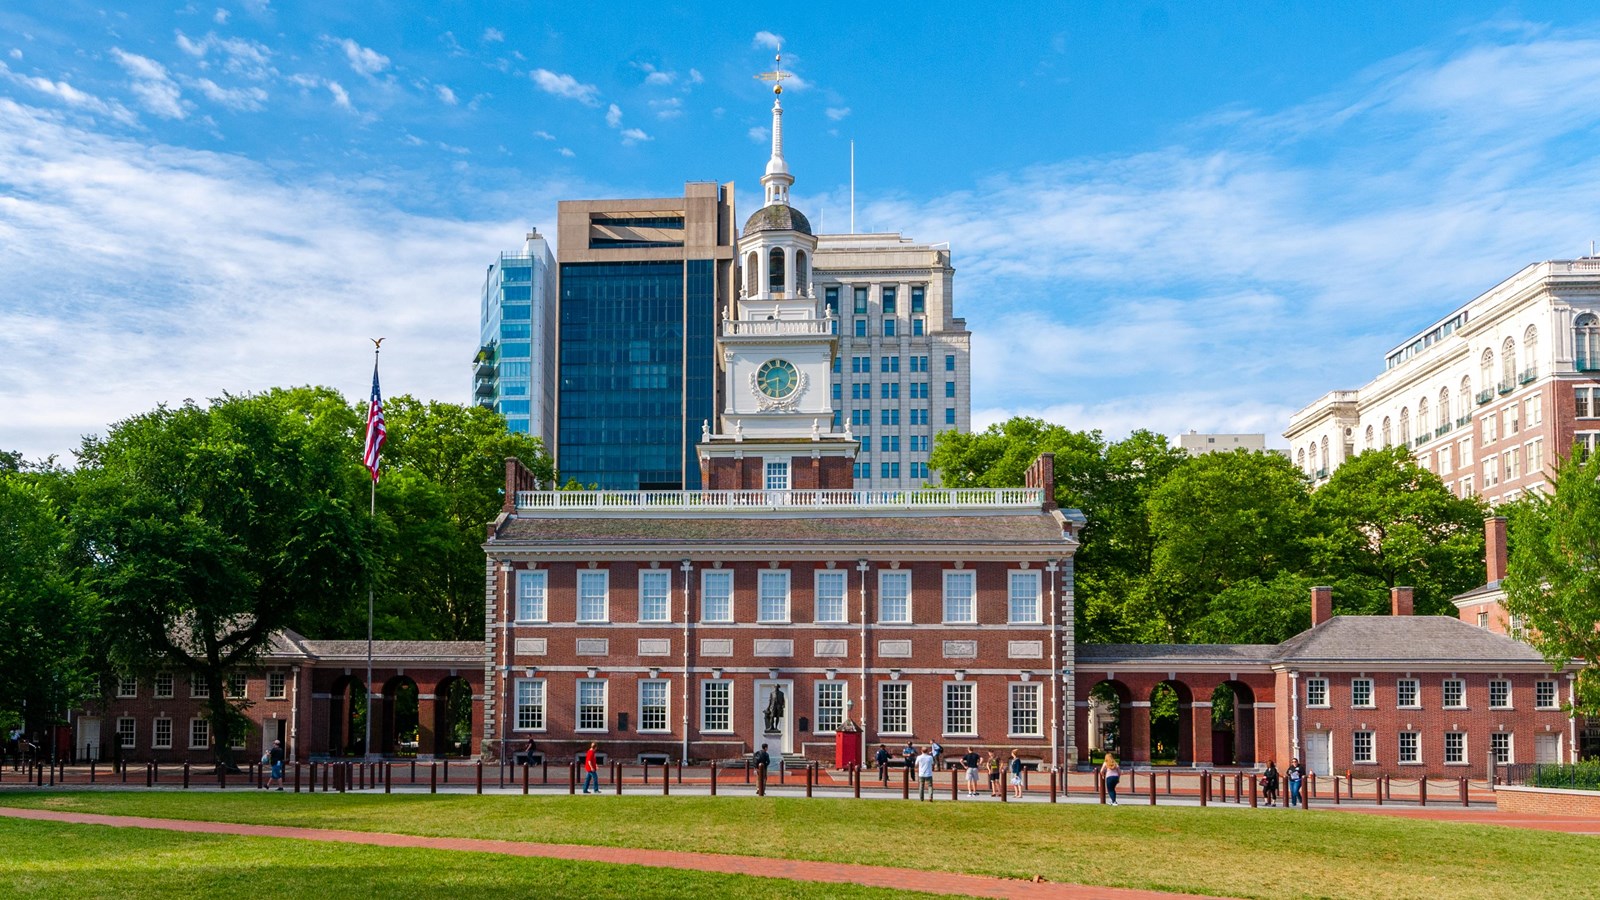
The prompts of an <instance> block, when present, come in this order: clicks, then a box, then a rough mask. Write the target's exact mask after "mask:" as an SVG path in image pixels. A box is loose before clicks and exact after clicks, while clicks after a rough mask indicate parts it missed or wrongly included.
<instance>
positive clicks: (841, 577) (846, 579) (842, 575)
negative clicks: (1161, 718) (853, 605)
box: [811, 569, 850, 625]
mask: <svg viewBox="0 0 1600 900" xmlns="http://www.w3.org/2000/svg"><path fill="white" fill-rule="evenodd" d="M824 578H826V579H828V580H834V579H837V580H838V581H839V583H840V585H841V590H840V592H839V616H840V617H839V618H837V619H824V618H823V617H822V582H823V579H824ZM811 618H812V620H813V621H815V622H816V623H817V624H819V625H840V624H846V623H848V622H849V621H850V574H849V573H848V572H846V571H844V570H842V569H818V570H817V571H816V572H815V573H814V574H813V575H812V580H811Z"/></svg>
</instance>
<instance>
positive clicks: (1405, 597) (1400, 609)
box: [1389, 587, 1411, 616]
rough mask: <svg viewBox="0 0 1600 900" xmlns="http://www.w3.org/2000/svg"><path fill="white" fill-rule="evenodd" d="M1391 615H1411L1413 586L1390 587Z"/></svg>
mask: <svg viewBox="0 0 1600 900" xmlns="http://www.w3.org/2000/svg"><path fill="white" fill-rule="evenodd" d="M1389 615H1391V616H1409V615H1411V588H1408V587H1392V588H1389Z"/></svg>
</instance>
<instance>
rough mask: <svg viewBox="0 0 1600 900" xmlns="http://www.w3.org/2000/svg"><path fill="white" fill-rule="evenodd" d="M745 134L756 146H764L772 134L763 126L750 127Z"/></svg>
mask: <svg viewBox="0 0 1600 900" xmlns="http://www.w3.org/2000/svg"><path fill="white" fill-rule="evenodd" d="M745 134H746V135H748V136H749V138H750V140H752V141H755V142H756V143H758V144H765V143H766V142H767V140H768V139H770V138H771V137H772V132H771V131H769V130H767V126H765V125H752V126H750V130H749V131H747V132H745Z"/></svg>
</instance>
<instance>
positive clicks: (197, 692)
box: [189, 674, 211, 700]
mask: <svg viewBox="0 0 1600 900" xmlns="http://www.w3.org/2000/svg"><path fill="white" fill-rule="evenodd" d="M201 691H204V692H205V693H201ZM189 699H190V700H210V699H211V688H210V686H208V685H207V684H206V683H205V682H204V681H201V680H200V679H198V678H196V677H195V676H194V675H192V674H191V675H190V676H189Z"/></svg>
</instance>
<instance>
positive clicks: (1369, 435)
mask: <svg viewBox="0 0 1600 900" xmlns="http://www.w3.org/2000/svg"><path fill="white" fill-rule="evenodd" d="M1367 449H1368V450H1371V449H1372V426H1371V425H1368V426H1367Z"/></svg>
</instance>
